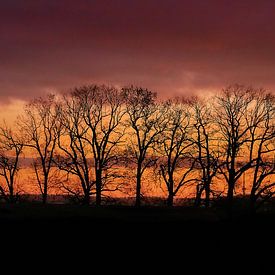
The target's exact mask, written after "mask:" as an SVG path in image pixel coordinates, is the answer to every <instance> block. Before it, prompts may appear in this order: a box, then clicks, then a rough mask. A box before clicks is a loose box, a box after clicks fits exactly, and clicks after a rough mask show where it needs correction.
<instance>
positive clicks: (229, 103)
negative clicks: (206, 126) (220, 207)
mask: <svg viewBox="0 0 275 275" xmlns="http://www.w3.org/2000/svg"><path fill="white" fill-rule="evenodd" d="M254 98H255V90H254V89H252V88H249V87H248V88H247V87H244V86H241V85H234V86H230V87H228V88H226V89H224V90H223V91H222V94H221V95H220V96H217V97H216V100H217V106H216V110H215V111H216V112H215V120H216V127H217V128H218V130H219V136H217V138H219V139H220V144H221V146H220V148H219V150H222V151H223V160H222V162H223V165H222V166H220V169H219V172H220V173H221V174H222V175H223V176H224V178H225V181H226V183H227V186H228V189H227V202H228V214H229V216H231V214H232V212H231V210H232V204H233V197H234V190H235V187H236V183H237V181H238V179H239V178H240V177H241V176H242V175H243V173H244V172H245V171H247V170H248V169H250V168H251V167H252V164H253V161H254V160H252V159H250V160H248V159H247V158H246V152H245V148H246V145H247V144H248V142H249V140H250V137H249V134H250V129H251V127H252V125H250V124H247V122H246V120H245V117H246V116H247V114H248V112H249V110H250V109H251V108H252V109H253V100H254Z"/></svg>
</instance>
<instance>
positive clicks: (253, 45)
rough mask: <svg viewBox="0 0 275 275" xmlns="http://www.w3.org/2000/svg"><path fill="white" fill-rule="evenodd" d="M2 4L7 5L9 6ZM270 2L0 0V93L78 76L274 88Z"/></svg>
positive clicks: (182, 88)
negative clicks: (237, 84)
mask: <svg viewBox="0 0 275 275" xmlns="http://www.w3.org/2000/svg"><path fill="white" fill-rule="evenodd" d="M11 2H12V3H11ZM274 8H275V3H274V1H263V2H261V1H226V0H221V1H214V0H213V1H211V0H209V1H180V0H178V1H177V0H172V1H157V0H155V1H153V0H146V1H145V0H139V1H126V0H116V1H107V0H106V1H102V0H100V1H99V0H95V1H88V0H86V1H85V0H80V1H42V0H39V1H27V2H25V1H19V0H18V1H16V0H14V1H4V2H3V3H1V10H0V26H1V27H0V35H1V44H0V100H2V101H6V100H7V99H8V98H10V99H14V98H16V99H29V98H31V97H33V96H37V95H41V94H43V93H45V91H48V90H49V89H57V90H64V89H67V88H69V87H73V86H76V85H81V84H82V83H87V82H99V83H109V84H119V85H128V84H131V83H133V84H135V85H141V86H146V87H148V88H150V89H153V90H156V91H159V92H160V93H161V94H163V95H169V94H171V95H172V94H177V93H185V94H187V93H194V92H196V91H200V92H203V91H209V90H211V89H214V90H215V89H220V88H222V87H224V86H226V85H229V84H231V83H236V82H238V83H244V84H249V85H255V86H262V87H266V88H268V89H274V87H275V80H274V73H275V66H274V65H275V52H274V51H275V50H274V49H275V37H274V35H273V26H274V24H275V17H274V16H273V10H274Z"/></svg>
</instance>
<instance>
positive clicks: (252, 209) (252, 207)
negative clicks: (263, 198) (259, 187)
mask: <svg viewBox="0 0 275 275" xmlns="http://www.w3.org/2000/svg"><path fill="white" fill-rule="evenodd" d="M249 199H250V200H249V212H250V215H251V216H254V215H255V214H256V196H255V192H253V191H251V194H250V197H249Z"/></svg>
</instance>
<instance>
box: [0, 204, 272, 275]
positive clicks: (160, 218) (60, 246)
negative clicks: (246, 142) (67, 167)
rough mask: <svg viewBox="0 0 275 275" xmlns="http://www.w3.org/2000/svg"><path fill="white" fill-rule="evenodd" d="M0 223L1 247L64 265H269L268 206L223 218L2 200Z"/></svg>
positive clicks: (190, 211) (213, 213) (182, 210)
mask: <svg viewBox="0 0 275 275" xmlns="http://www.w3.org/2000/svg"><path fill="white" fill-rule="evenodd" d="M0 226H1V240H2V251H9V250H11V251H12V254H11V255H13V256H12V257H14V256H15V254H18V256H19V257H24V256H26V257H27V258H28V259H29V260H30V261H33V260H34V259H36V261H38V262H39V263H44V265H45V263H47V265H50V264H51V263H55V262H56V261H57V262H58V264H60V259H61V258H63V257H65V261H66V265H67V264H71V265H75V264H76V265H77V266H78V265H79V267H81V266H82V265H83V263H85V265H89V266H91V268H96V267H97V268H98V267H100V268H101V269H102V268H110V267H111V268H112V269H113V272H115V270H117V269H119V270H120V271H121V270H124V269H125V271H127V273H128V274H133V273H134V272H133V271H137V270H140V274H159V272H157V270H159V269H160V270H161V271H163V272H164V270H167V272H166V274H184V273H175V272H172V271H173V270H174V269H178V268H181V269H182V270H185V269H186V268H187V266H189V267H190V266H191V268H193V269H194V270H197V271H198V270H199V269H203V270H206V269H208V270H209V269H211V270H212V272H213V268H214V269H217V268H218V266H219V268H222V269H221V270H220V269H219V270H220V272H217V273H219V274H223V272H222V270H223V271H224V270H231V269H232V270H233V271H234V270H235V271H236V269H237V266H243V267H245V270H246V271H247V268H248V267H252V269H255V268H260V269H262V271H263V270H264V269H266V268H267V269H268V270H270V269H272V270H273V264H272V263H273V255H274V252H273V250H274V249H275V246H274V244H275V241H274V240H275V213H273V211H270V212H262V213H259V214H258V215H256V216H255V217H253V218H251V217H249V216H247V215H242V214H240V215H235V217H234V219H233V220H231V221H228V220H227V219H226V218H225V215H224V214H223V212H222V211H217V210H214V209H210V210H207V209H195V208H190V207H174V208H165V207H142V208H140V209H136V208H133V207H129V206H127V207H126V206H125V207H122V206H111V207H108V206H104V207H94V206H91V207H84V206H78V205H62V204H61V205H54V204H52V205H46V206H44V205H41V204H16V205H6V204H3V205H0ZM27 248H28V249H30V250H31V252H28V253H29V254H27V253H26V251H27V250H26V249H27ZM48 251H49V252H48ZM7 254H8V255H10V254H9V253H7ZM45 255H47V257H46V258H45ZM78 258H79V259H78ZM45 261H46V262H45ZM126 263H127V265H128V264H129V265H130V267H131V268H132V269H131V270H129V267H128V266H127V265H126ZM47 265H45V266H44V267H46V266H47ZM98 265H99V266H98ZM150 268H151V269H152V270H153V271H151V272H149V271H148V270H149V269H150ZM238 268H239V267H238ZM144 270H147V271H148V272H144ZM219 270H218V271H219ZM61 273H62V274H63V273H64V272H61ZM35 274H40V273H39V272H38V273H37V272H36V273H35ZM76 274H80V272H77V273H76ZM91 274H93V273H91ZM94 274H99V273H94ZM103 274H105V273H103ZM186 274H187V273H186ZM195 274H197V273H196V272H195ZM234 274H235V273H234ZM240 274H247V273H240Z"/></svg>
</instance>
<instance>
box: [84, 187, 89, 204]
mask: <svg viewBox="0 0 275 275" xmlns="http://www.w3.org/2000/svg"><path fill="white" fill-rule="evenodd" d="M83 204H84V205H89V204H90V190H85V192H84V199H83Z"/></svg>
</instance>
